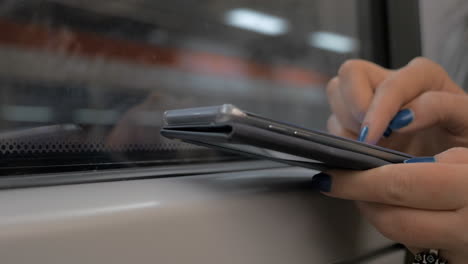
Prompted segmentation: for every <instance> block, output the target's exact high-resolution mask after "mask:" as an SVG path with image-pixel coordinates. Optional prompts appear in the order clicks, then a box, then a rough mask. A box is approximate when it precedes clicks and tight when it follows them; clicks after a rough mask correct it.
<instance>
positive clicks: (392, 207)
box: [313, 148, 468, 264]
mask: <svg viewBox="0 0 468 264" xmlns="http://www.w3.org/2000/svg"><path fill="white" fill-rule="evenodd" d="M313 181H314V183H316V185H317V186H318V187H320V189H321V191H323V192H324V193H325V194H326V195H328V196H332V197H337V198H341V199H350V200H355V201H359V202H358V207H359V208H360V210H361V212H362V214H363V215H364V216H365V217H366V218H367V219H368V220H369V221H370V222H371V223H372V224H373V225H374V226H375V227H376V228H377V229H378V230H379V231H380V232H381V233H382V234H383V235H385V236H386V237H388V238H389V239H392V240H394V241H397V242H400V243H403V244H404V245H406V246H407V247H409V248H410V249H412V250H411V251H413V253H416V252H419V251H421V250H422V249H427V248H435V249H440V250H441V253H440V255H441V256H442V257H443V258H446V259H447V260H449V263H450V264H464V263H468V149H466V148H453V149H450V150H448V151H446V152H443V153H441V154H438V155H436V156H435V163H413V164H395V165H386V166H382V167H379V168H376V169H372V170H367V171H352V172H350V171H330V172H327V174H323V173H322V174H319V175H317V177H316V178H314V180H313Z"/></svg>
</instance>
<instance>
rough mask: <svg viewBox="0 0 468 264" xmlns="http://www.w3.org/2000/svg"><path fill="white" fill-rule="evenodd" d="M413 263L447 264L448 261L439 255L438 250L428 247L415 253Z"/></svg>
mask: <svg viewBox="0 0 468 264" xmlns="http://www.w3.org/2000/svg"><path fill="white" fill-rule="evenodd" d="M413 264H448V261H447V260H445V259H443V258H442V257H439V250H437V249H429V250H427V251H423V252H420V253H418V254H416V256H414V260H413Z"/></svg>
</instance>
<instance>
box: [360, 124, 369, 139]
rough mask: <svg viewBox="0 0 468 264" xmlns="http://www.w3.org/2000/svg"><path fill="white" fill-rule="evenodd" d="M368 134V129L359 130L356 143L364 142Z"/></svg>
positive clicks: (366, 127)
mask: <svg viewBox="0 0 468 264" xmlns="http://www.w3.org/2000/svg"><path fill="white" fill-rule="evenodd" d="M368 133H369V127H368V126H365V127H363V128H362V129H361V133H359V138H358V141H361V142H364V141H366V138H367V134H368Z"/></svg>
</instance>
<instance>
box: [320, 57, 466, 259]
mask: <svg viewBox="0 0 468 264" xmlns="http://www.w3.org/2000/svg"><path fill="white" fill-rule="evenodd" d="M327 93H328V98H329V103H330V106H331V109H332V115H331V116H330V118H329V120H328V129H329V131H330V132H331V133H333V134H336V135H339V136H343V137H348V138H352V139H357V138H358V137H361V139H364V141H365V142H367V143H370V144H378V145H380V146H383V147H387V148H392V149H395V150H399V151H402V152H406V153H409V154H413V155H416V156H434V155H435V162H434V163H412V164H394V165H386V166H382V167H379V168H376V169H372V170H367V171H328V172H326V173H325V174H321V175H320V176H318V177H317V178H316V181H317V182H318V184H317V186H321V187H323V188H324V187H326V188H325V190H324V189H323V188H322V191H324V194H326V195H328V196H331V197H335V198H341V199H349V200H353V201H356V203H357V205H358V208H359V209H360V211H361V212H362V214H363V216H364V217H366V218H367V219H368V220H369V222H370V223H371V224H373V225H374V226H375V227H376V228H377V229H378V230H379V231H380V232H381V233H382V234H383V235H385V236H386V237H388V238H390V239H392V240H394V241H397V242H400V243H403V244H405V245H406V246H407V247H408V248H409V249H410V250H411V251H412V252H413V253H417V252H419V251H421V250H422V249H427V248H435V249H440V250H441V251H440V252H441V256H442V257H444V258H446V259H448V260H449V263H451V264H462V263H467V260H468V149H466V148H463V147H468V96H467V95H466V94H465V92H464V91H463V90H462V89H461V88H460V87H458V86H457V85H456V84H455V83H454V82H453V81H452V80H451V79H450V78H449V76H448V75H447V73H446V72H445V71H444V70H443V69H442V68H441V67H440V66H439V65H437V64H436V63H434V62H432V61H430V60H428V59H424V58H417V59H415V60H413V61H411V62H410V63H409V64H408V65H407V66H405V67H403V68H401V69H399V70H387V69H384V68H382V67H379V66H377V65H375V64H373V63H370V62H366V61H361V60H352V61H348V62H346V63H345V64H343V66H342V67H341V68H340V70H339V73H338V76H336V77H335V78H333V79H332V80H331V81H330V82H329V84H328V87H327ZM384 135H385V136H387V137H385V136H384ZM448 149H449V150H448ZM446 150H448V151H446ZM437 153H440V154H437Z"/></svg>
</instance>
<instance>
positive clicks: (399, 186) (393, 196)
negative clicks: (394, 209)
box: [382, 171, 411, 205]
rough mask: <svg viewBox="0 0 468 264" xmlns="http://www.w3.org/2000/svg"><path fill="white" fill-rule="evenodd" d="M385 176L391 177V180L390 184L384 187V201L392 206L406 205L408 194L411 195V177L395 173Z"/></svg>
mask: <svg viewBox="0 0 468 264" xmlns="http://www.w3.org/2000/svg"><path fill="white" fill-rule="evenodd" d="M384 175H390V178H389V182H388V184H387V185H386V186H385V187H384V188H385V190H384V191H383V193H382V195H383V196H384V197H383V199H384V200H385V201H388V202H389V203H391V204H400V205H401V204H404V203H405V201H406V194H407V193H411V190H410V189H411V177H409V175H405V174H402V173H396V172H395V171H391V172H390V173H386V174H384Z"/></svg>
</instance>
